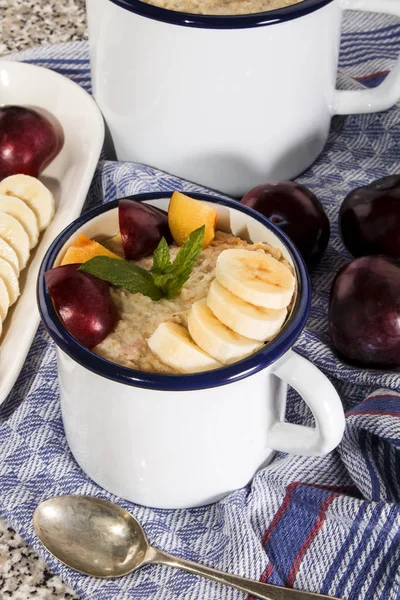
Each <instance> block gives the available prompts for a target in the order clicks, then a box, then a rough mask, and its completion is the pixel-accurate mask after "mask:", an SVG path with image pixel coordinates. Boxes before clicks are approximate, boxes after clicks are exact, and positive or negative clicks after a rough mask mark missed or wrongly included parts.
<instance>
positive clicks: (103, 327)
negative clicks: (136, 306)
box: [44, 264, 118, 349]
mask: <svg viewBox="0 0 400 600" xmlns="http://www.w3.org/2000/svg"><path fill="white" fill-rule="evenodd" d="M80 266H81V265H80V264H70V265H63V266H62V267H56V268H54V269H51V270H50V271H46V273H45V274H44V278H45V280H46V284H47V287H48V290H49V292H50V295H51V297H52V299H53V302H54V304H55V306H56V308H57V310H58V313H59V315H60V318H61V320H62V322H63V323H64V325H65V328H66V329H67V331H69V333H70V334H71V335H72V336H74V338H76V339H77V340H78V342H80V343H81V344H82V345H83V346H85V347H86V348H89V349H91V348H94V346H97V344H100V342H102V341H103V340H104V338H106V337H107V336H108V334H109V333H110V332H111V331H112V330H113V328H114V326H115V324H116V322H117V319H118V313H117V309H116V307H115V305H114V303H113V301H112V298H111V294H110V286H109V284H108V283H107V282H106V281H102V280H101V279H98V278H97V277H93V275H89V273H83V272H82V271H79V270H78V269H79V267H80Z"/></svg>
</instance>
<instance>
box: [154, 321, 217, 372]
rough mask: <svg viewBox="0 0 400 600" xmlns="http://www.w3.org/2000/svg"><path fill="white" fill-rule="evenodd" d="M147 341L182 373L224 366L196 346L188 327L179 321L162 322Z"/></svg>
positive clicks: (172, 366)
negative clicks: (179, 323)
mask: <svg viewBox="0 0 400 600" xmlns="http://www.w3.org/2000/svg"><path fill="white" fill-rule="evenodd" d="M147 343H148V344H149V348H150V350H151V351H152V352H153V354H155V355H156V356H157V357H158V358H159V359H160V360H161V362H163V363H164V364H166V365H168V366H169V367H171V368H172V369H175V370H177V371H180V372H181V373H199V372H201V371H210V370H211V369H218V368H220V367H222V365H221V363H219V362H218V361H216V360H215V359H214V358H212V357H211V356H209V355H208V354H206V353H205V352H203V350H201V348H199V347H198V346H196V344H195V343H194V342H193V340H192V339H191V338H190V335H189V333H188V331H187V329H185V328H184V327H182V326H181V325H178V324H177V323H172V322H167V323H161V324H160V325H159V326H158V327H157V329H156V330H155V332H154V333H153V335H152V336H150V337H149V339H148V340H147Z"/></svg>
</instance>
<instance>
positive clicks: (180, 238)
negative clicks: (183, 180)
mask: <svg viewBox="0 0 400 600" xmlns="http://www.w3.org/2000/svg"><path fill="white" fill-rule="evenodd" d="M217 217H218V215H217V211H216V210H215V209H214V208H212V207H211V206H210V205H209V204H206V203H205V202H201V201H200V200H195V199H194V198H190V197H189V196H186V195H185V194H182V193H181V192H174V193H173V194H172V196H171V200H170V203H169V208H168V225H169V228H170V231H171V234H172V237H173V238H174V240H175V243H176V244H177V245H178V246H182V244H183V243H184V242H186V240H187V239H188V237H189V235H190V234H191V233H192V231H194V230H195V229H198V228H199V227H201V226H202V225H205V226H206V231H205V235H204V240H203V248H207V246H208V245H209V244H210V243H211V242H212V241H213V239H214V236H215V224H216V222H217Z"/></svg>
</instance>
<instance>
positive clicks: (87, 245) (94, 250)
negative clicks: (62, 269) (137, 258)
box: [61, 234, 122, 266]
mask: <svg viewBox="0 0 400 600" xmlns="http://www.w3.org/2000/svg"><path fill="white" fill-rule="evenodd" d="M95 256H108V257H110V258H119V259H120V260H122V259H121V257H120V256H117V255H116V254H114V252H111V250H108V248H106V247H105V246H102V245H101V244H99V242H96V241H95V240H91V239H90V238H88V237H86V235H82V234H81V235H78V237H77V238H76V240H75V241H74V243H73V244H72V246H70V247H69V248H68V250H67V251H66V253H65V255H64V258H63V259H62V261H61V266H62V265H73V264H78V263H79V264H83V263H85V262H87V261H88V260H90V259H91V258H94V257H95Z"/></svg>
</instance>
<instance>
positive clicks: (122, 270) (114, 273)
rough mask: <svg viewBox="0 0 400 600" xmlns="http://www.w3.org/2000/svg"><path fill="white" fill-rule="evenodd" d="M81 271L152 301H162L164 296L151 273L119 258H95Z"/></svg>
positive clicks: (85, 264) (81, 267)
mask: <svg viewBox="0 0 400 600" xmlns="http://www.w3.org/2000/svg"><path fill="white" fill-rule="evenodd" d="M79 270H80V271H83V272H84V273H90V275H94V276H95V277H98V278H99V279H103V280H104V281H108V282H109V283H112V284H113V285H116V286H118V287H121V288H123V289H124V290H126V291H127V292H130V293H131V294H138V293H139V294H143V295H144V296H149V298H151V299H152V300H160V299H161V298H163V296H164V294H163V292H162V291H161V290H160V289H159V288H158V287H157V285H156V284H155V282H154V279H153V277H152V275H151V273H150V272H149V271H146V269H142V268H141V267H138V266H137V265H134V264H132V263H129V262H127V261H124V260H119V259H118V258H109V257H108V256H95V257H94V258H91V259H90V260H88V261H87V262H85V263H84V264H83V265H81V266H80V267H79Z"/></svg>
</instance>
